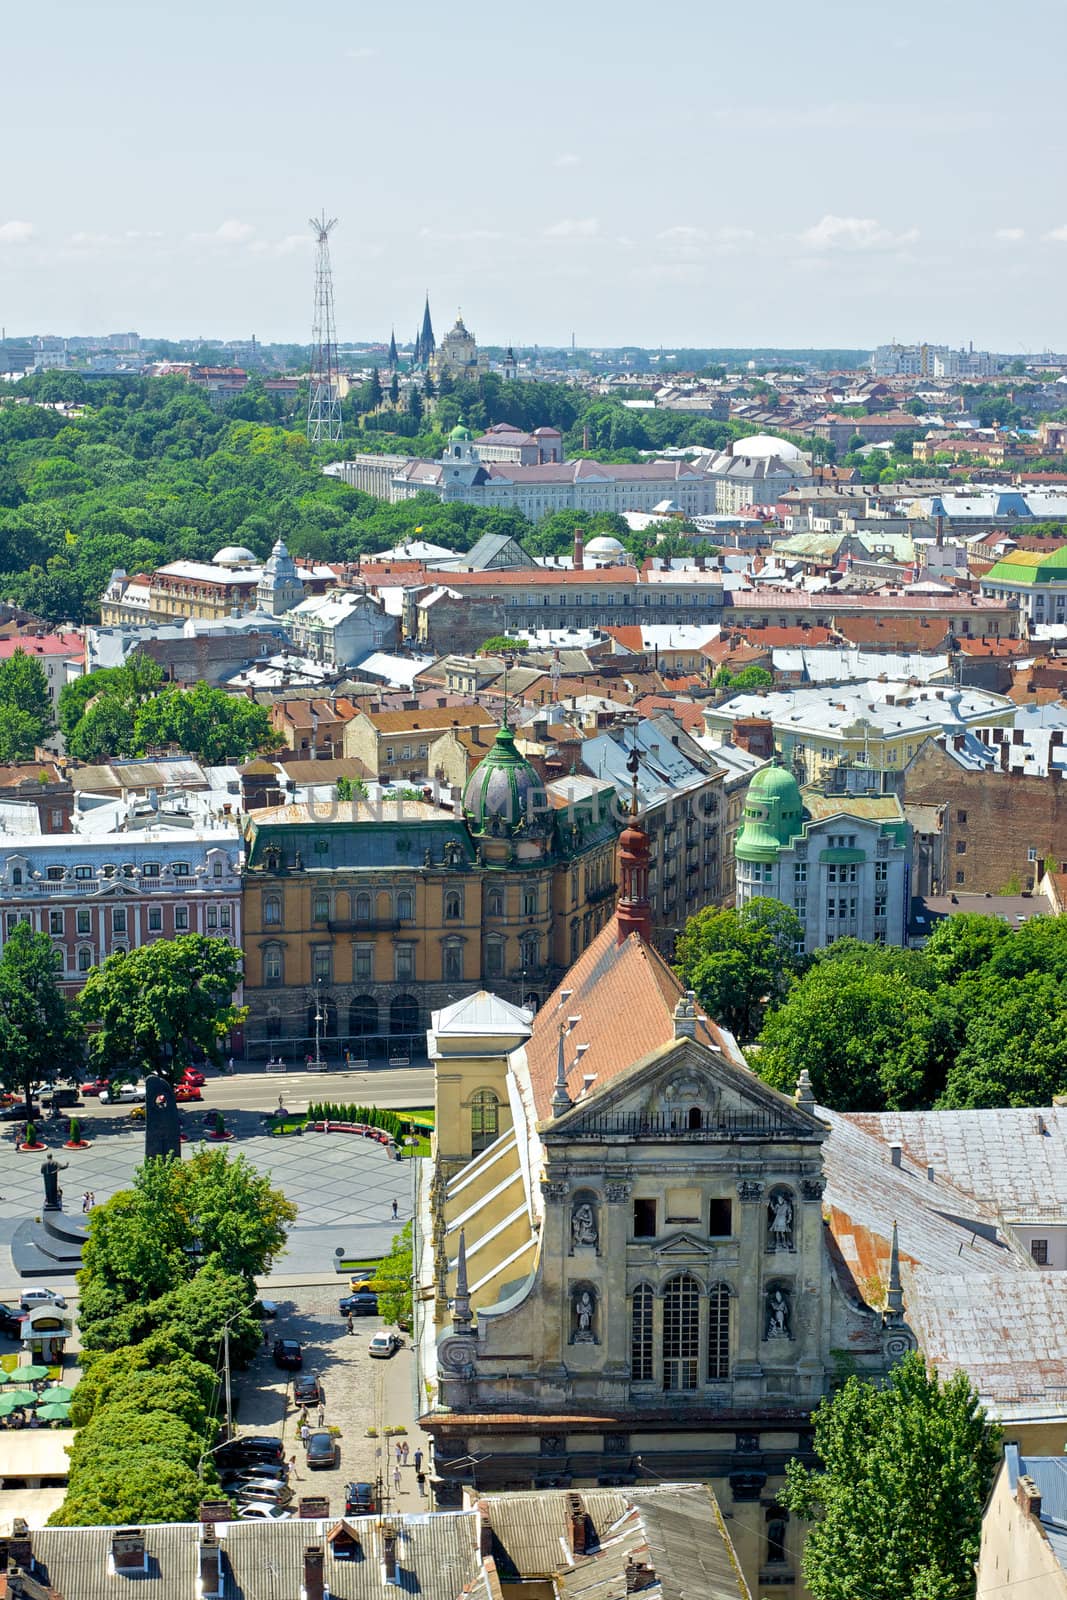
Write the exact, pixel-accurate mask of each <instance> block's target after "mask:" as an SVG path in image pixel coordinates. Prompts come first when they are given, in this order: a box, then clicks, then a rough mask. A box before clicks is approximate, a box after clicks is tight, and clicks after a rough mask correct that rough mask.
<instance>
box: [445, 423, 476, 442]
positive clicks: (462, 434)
mask: <svg viewBox="0 0 1067 1600" xmlns="http://www.w3.org/2000/svg"><path fill="white" fill-rule="evenodd" d="M448 437H449V438H450V439H455V440H460V439H473V438H474V435H473V433H472V432H471V431H470V429H469V428H468V427H467V426H466V424H465V423H463V422H457V423H456V426H455V427H454V428H453V429H452V432H451V433H450V434H449V436H448Z"/></svg>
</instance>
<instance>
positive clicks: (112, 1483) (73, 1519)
mask: <svg viewBox="0 0 1067 1600" xmlns="http://www.w3.org/2000/svg"><path fill="white" fill-rule="evenodd" d="M114 1420H115V1423H116V1425H118V1424H119V1423H120V1422H121V1421H122V1420H124V1419H123V1418H121V1417H116V1418H115V1419H114ZM203 1497H204V1484H203V1483H202V1482H201V1480H200V1478H199V1477H198V1476H197V1473H196V1470H195V1468H194V1467H192V1466H186V1465H184V1464H183V1463H181V1462H177V1461H166V1460H162V1461H160V1460H157V1459H156V1457H155V1456H154V1455H153V1454H152V1452H151V1450H150V1449H143V1450H139V1451H130V1452H127V1454H126V1455H125V1456H123V1457H120V1458H117V1459H113V1460H112V1461H110V1462H109V1463H108V1464H107V1465H104V1464H103V1463H101V1464H100V1465H98V1466H97V1467H95V1468H87V1469H86V1470H85V1472H84V1473H78V1474H77V1476H75V1474H74V1473H73V1472H72V1473H71V1477H70V1483H69V1486H68V1489H67V1493H66V1495H65V1497H64V1500H63V1504H62V1505H61V1506H60V1507H59V1509H58V1511H53V1513H52V1515H51V1516H50V1517H49V1519H48V1523H49V1526H50V1527H53V1528H92V1527H101V1526H102V1527H117V1526H134V1527H140V1526H143V1525H144V1524H145V1523H151V1522H195V1521H196V1517H197V1510H198V1507H199V1505H200V1502H201V1500H202V1499H203Z"/></svg>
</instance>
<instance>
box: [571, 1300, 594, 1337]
mask: <svg viewBox="0 0 1067 1600" xmlns="http://www.w3.org/2000/svg"><path fill="white" fill-rule="evenodd" d="M572 1314H573V1318H574V1326H573V1328H572V1331H571V1344H596V1343H597V1342H598V1341H597V1336H596V1330H595V1328H594V1322H595V1319H596V1300H595V1299H594V1297H593V1291H592V1290H590V1289H586V1288H579V1289H575V1291H574V1298H573V1300H572Z"/></svg>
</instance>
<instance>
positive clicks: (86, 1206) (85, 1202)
mask: <svg viewBox="0 0 1067 1600" xmlns="http://www.w3.org/2000/svg"><path fill="white" fill-rule="evenodd" d="M88 1209H89V1191H88V1189H86V1191H85V1193H84V1194H83V1195H82V1214H83V1215H84V1213H85V1212H86V1211H88Z"/></svg>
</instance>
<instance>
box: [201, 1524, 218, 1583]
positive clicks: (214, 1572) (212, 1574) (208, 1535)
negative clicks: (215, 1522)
mask: <svg viewBox="0 0 1067 1600" xmlns="http://www.w3.org/2000/svg"><path fill="white" fill-rule="evenodd" d="M200 1593H201V1594H202V1595H203V1597H204V1600H213V1597H215V1596H218V1595H221V1594H222V1547H221V1545H220V1544H219V1539H218V1534H217V1533H216V1532H215V1529H214V1527H207V1528H205V1529H204V1531H203V1533H202V1534H201V1535H200Z"/></svg>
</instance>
